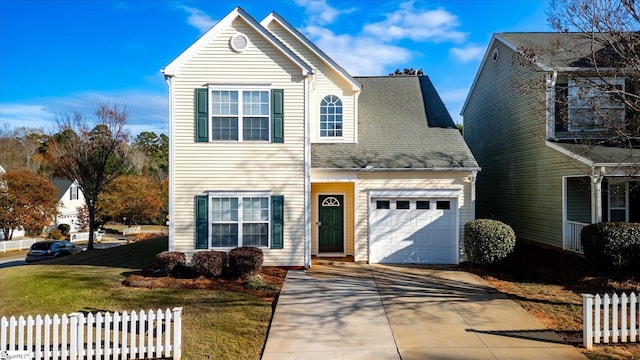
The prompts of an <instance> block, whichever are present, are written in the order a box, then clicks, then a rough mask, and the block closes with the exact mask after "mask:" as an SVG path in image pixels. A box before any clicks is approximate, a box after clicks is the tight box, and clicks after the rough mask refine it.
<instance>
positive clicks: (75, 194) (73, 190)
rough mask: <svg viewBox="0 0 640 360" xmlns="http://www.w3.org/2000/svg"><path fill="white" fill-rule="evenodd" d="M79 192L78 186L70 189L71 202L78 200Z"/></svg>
mask: <svg viewBox="0 0 640 360" xmlns="http://www.w3.org/2000/svg"><path fill="white" fill-rule="evenodd" d="M78 190H79V188H78V187H77V186H72V187H70V188H69V193H70V194H71V200H78Z"/></svg>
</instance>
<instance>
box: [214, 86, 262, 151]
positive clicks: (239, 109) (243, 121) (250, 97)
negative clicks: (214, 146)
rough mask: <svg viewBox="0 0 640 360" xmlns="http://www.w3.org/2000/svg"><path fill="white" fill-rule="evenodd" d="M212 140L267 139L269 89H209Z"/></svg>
mask: <svg viewBox="0 0 640 360" xmlns="http://www.w3.org/2000/svg"><path fill="white" fill-rule="evenodd" d="M211 99H212V101H211V114H212V115H211V121H212V124H211V129H212V131H211V139H212V140H213V141H220V140H222V141H225V140H226V141H269V133H270V131H269V117H270V114H271V110H270V109H271V107H270V102H269V90H215V89H214V90H212V91H211Z"/></svg>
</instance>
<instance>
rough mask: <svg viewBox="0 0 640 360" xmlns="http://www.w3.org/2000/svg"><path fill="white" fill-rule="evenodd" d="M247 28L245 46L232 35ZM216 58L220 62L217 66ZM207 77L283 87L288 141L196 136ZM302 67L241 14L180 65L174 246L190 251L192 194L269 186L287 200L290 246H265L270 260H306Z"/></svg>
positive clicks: (174, 137) (286, 239) (211, 80)
mask: <svg viewBox="0 0 640 360" xmlns="http://www.w3.org/2000/svg"><path fill="white" fill-rule="evenodd" d="M237 33H242V34H245V35H246V36H247V38H248V40H249V45H248V46H247V48H246V49H245V50H244V51H243V52H241V53H237V52H234V51H233V50H232V49H231V48H230V47H229V39H230V38H231V37H232V36H233V35H235V34H237ZM213 64H215V66H213ZM209 84H247V85H251V84H269V85H270V87H271V88H272V89H276V88H277V89H283V90H284V118H285V120H284V133H285V137H284V138H285V142H284V143H278V144H274V143H267V142H261V141H260V142H255V141H252V142H237V143H233V144H230V143H229V142H208V143H198V142H195V141H194V123H195V122H194V98H195V96H194V92H195V89H196V88H206V87H207V86H208V85H209ZM304 86H305V78H304V77H303V76H302V73H301V71H300V68H299V67H298V66H297V65H295V64H294V63H292V62H291V61H290V60H289V59H288V58H287V57H285V56H284V55H282V53H281V52H280V51H278V50H277V49H275V48H274V47H273V46H272V45H271V44H270V43H268V42H267V41H266V40H264V38H262V37H261V36H258V35H256V34H255V33H254V32H253V30H252V29H251V28H249V27H248V26H247V25H246V24H245V23H244V21H243V20H241V19H237V20H236V21H234V22H233V24H232V26H230V27H229V28H227V29H226V30H224V31H222V32H221V33H220V35H219V36H217V37H215V38H214V39H213V40H212V41H211V42H210V43H208V44H207V45H206V46H205V47H204V48H202V49H201V50H200V51H199V52H197V53H195V54H194V55H193V57H192V58H191V59H190V60H189V61H187V62H186V63H184V64H182V66H180V67H179V68H178V69H177V70H176V76H175V77H174V78H173V90H174V118H175V124H172V126H173V133H172V134H171V137H172V141H173V142H174V144H175V145H174V146H175V149H174V158H173V159H172V161H171V165H172V167H173V173H174V178H173V187H174V189H175V190H174V191H175V193H174V210H175V213H174V214H173V219H172V221H173V224H174V231H175V236H174V239H175V241H174V247H175V249H174V250H175V251H181V252H185V253H186V254H187V256H188V257H190V256H191V255H192V254H193V252H194V244H195V234H194V232H195V226H194V219H195V209H194V197H195V196H196V195H203V194H206V193H207V192H209V191H226V192H233V191H267V190H268V191H271V193H273V194H279V195H283V196H284V197H285V199H286V203H285V215H284V226H285V228H284V239H283V242H284V249H264V252H265V265H291V266H300V265H304V233H305V230H304V229H305V225H304V221H303V219H304V208H305V205H304V113H305V112H304V101H305V99H304V94H305V89H304Z"/></svg>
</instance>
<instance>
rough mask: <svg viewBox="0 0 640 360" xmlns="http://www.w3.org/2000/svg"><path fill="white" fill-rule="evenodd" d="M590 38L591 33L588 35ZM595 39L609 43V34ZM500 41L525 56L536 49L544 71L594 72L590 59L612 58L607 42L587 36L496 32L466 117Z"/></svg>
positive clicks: (535, 59)
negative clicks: (487, 64) (481, 77)
mask: <svg viewBox="0 0 640 360" xmlns="http://www.w3.org/2000/svg"><path fill="white" fill-rule="evenodd" d="M589 35H591V34H589ZM593 36H601V37H600V38H599V39H600V40H606V39H607V38H606V36H607V35H606V34H597V33H596V34H593ZM496 42H500V43H502V44H504V45H505V46H506V47H508V48H509V49H511V50H513V51H514V52H517V53H521V54H522V53H523V50H524V49H533V52H534V53H535V56H534V58H533V64H535V65H536V66H537V67H538V68H540V69H541V70H543V71H549V72H552V71H563V72H567V71H576V70H577V71H583V70H589V69H593V64H592V63H591V60H590V59H589V57H590V56H591V55H592V53H594V54H595V56H596V59H597V58H598V54H599V53H601V54H602V56H601V58H602V59H611V56H610V54H607V49H606V48H605V46H604V45H603V43H604V42H606V41H598V40H592V39H589V38H588V37H587V36H585V33H577V32H566V33H565V32H508V33H507V32H505V33H494V34H493V36H492V37H491V41H490V42H489V46H488V47H487V50H486V52H485V54H484V57H483V58H482V62H481V63H480V67H479V68H478V71H477V72H476V76H475V78H474V80H473V83H472V84H471V87H470V88H469V93H468V94H467V98H466V100H465V102H464V105H463V106H462V110H461V111H460V114H461V115H463V114H464V112H465V109H466V107H467V104H468V102H469V98H470V97H471V93H472V92H473V89H474V88H475V86H476V83H477V81H478V78H479V76H480V74H481V72H482V69H483V68H484V67H485V64H486V63H487V61H488V59H491V57H492V55H493V49H494V48H495V43H496ZM603 61H604V60H603ZM599 65H600V68H601V70H605V69H607V68H606V66H612V65H611V64H605V63H603V64H599Z"/></svg>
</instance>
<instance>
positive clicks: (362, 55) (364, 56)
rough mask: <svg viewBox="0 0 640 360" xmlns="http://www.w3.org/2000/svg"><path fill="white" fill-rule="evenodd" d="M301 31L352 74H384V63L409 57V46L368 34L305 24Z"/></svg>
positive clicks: (403, 62) (405, 60)
mask: <svg viewBox="0 0 640 360" xmlns="http://www.w3.org/2000/svg"><path fill="white" fill-rule="evenodd" d="M304 32H305V33H306V34H307V35H308V36H309V37H310V38H311V39H312V41H313V42H314V43H315V44H316V45H318V47H320V48H321V49H322V50H323V51H324V52H326V53H327V55H329V56H330V57H331V58H332V59H334V60H335V61H336V62H337V63H338V64H340V66H342V67H344V68H345V69H346V70H347V72H349V73H350V74H352V75H387V73H386V72H385V69H386V68H387V67H388V66H391V65H394V66H396V65H398V64H406V63H407V61H408V60H410V59H411V52H410V51H409V50H407V49H404V48H401V47H398V46H394V45H389V44H384V43H382V42H380V41H379V40H377V39H374V38H371V37H367V36H352V35H346V34H342V35H337V34H334V33H333V32H332V31H331V30H329V29H326V28H321V27H316V26H310V27H307V28H305V29H304Z"/></svg>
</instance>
